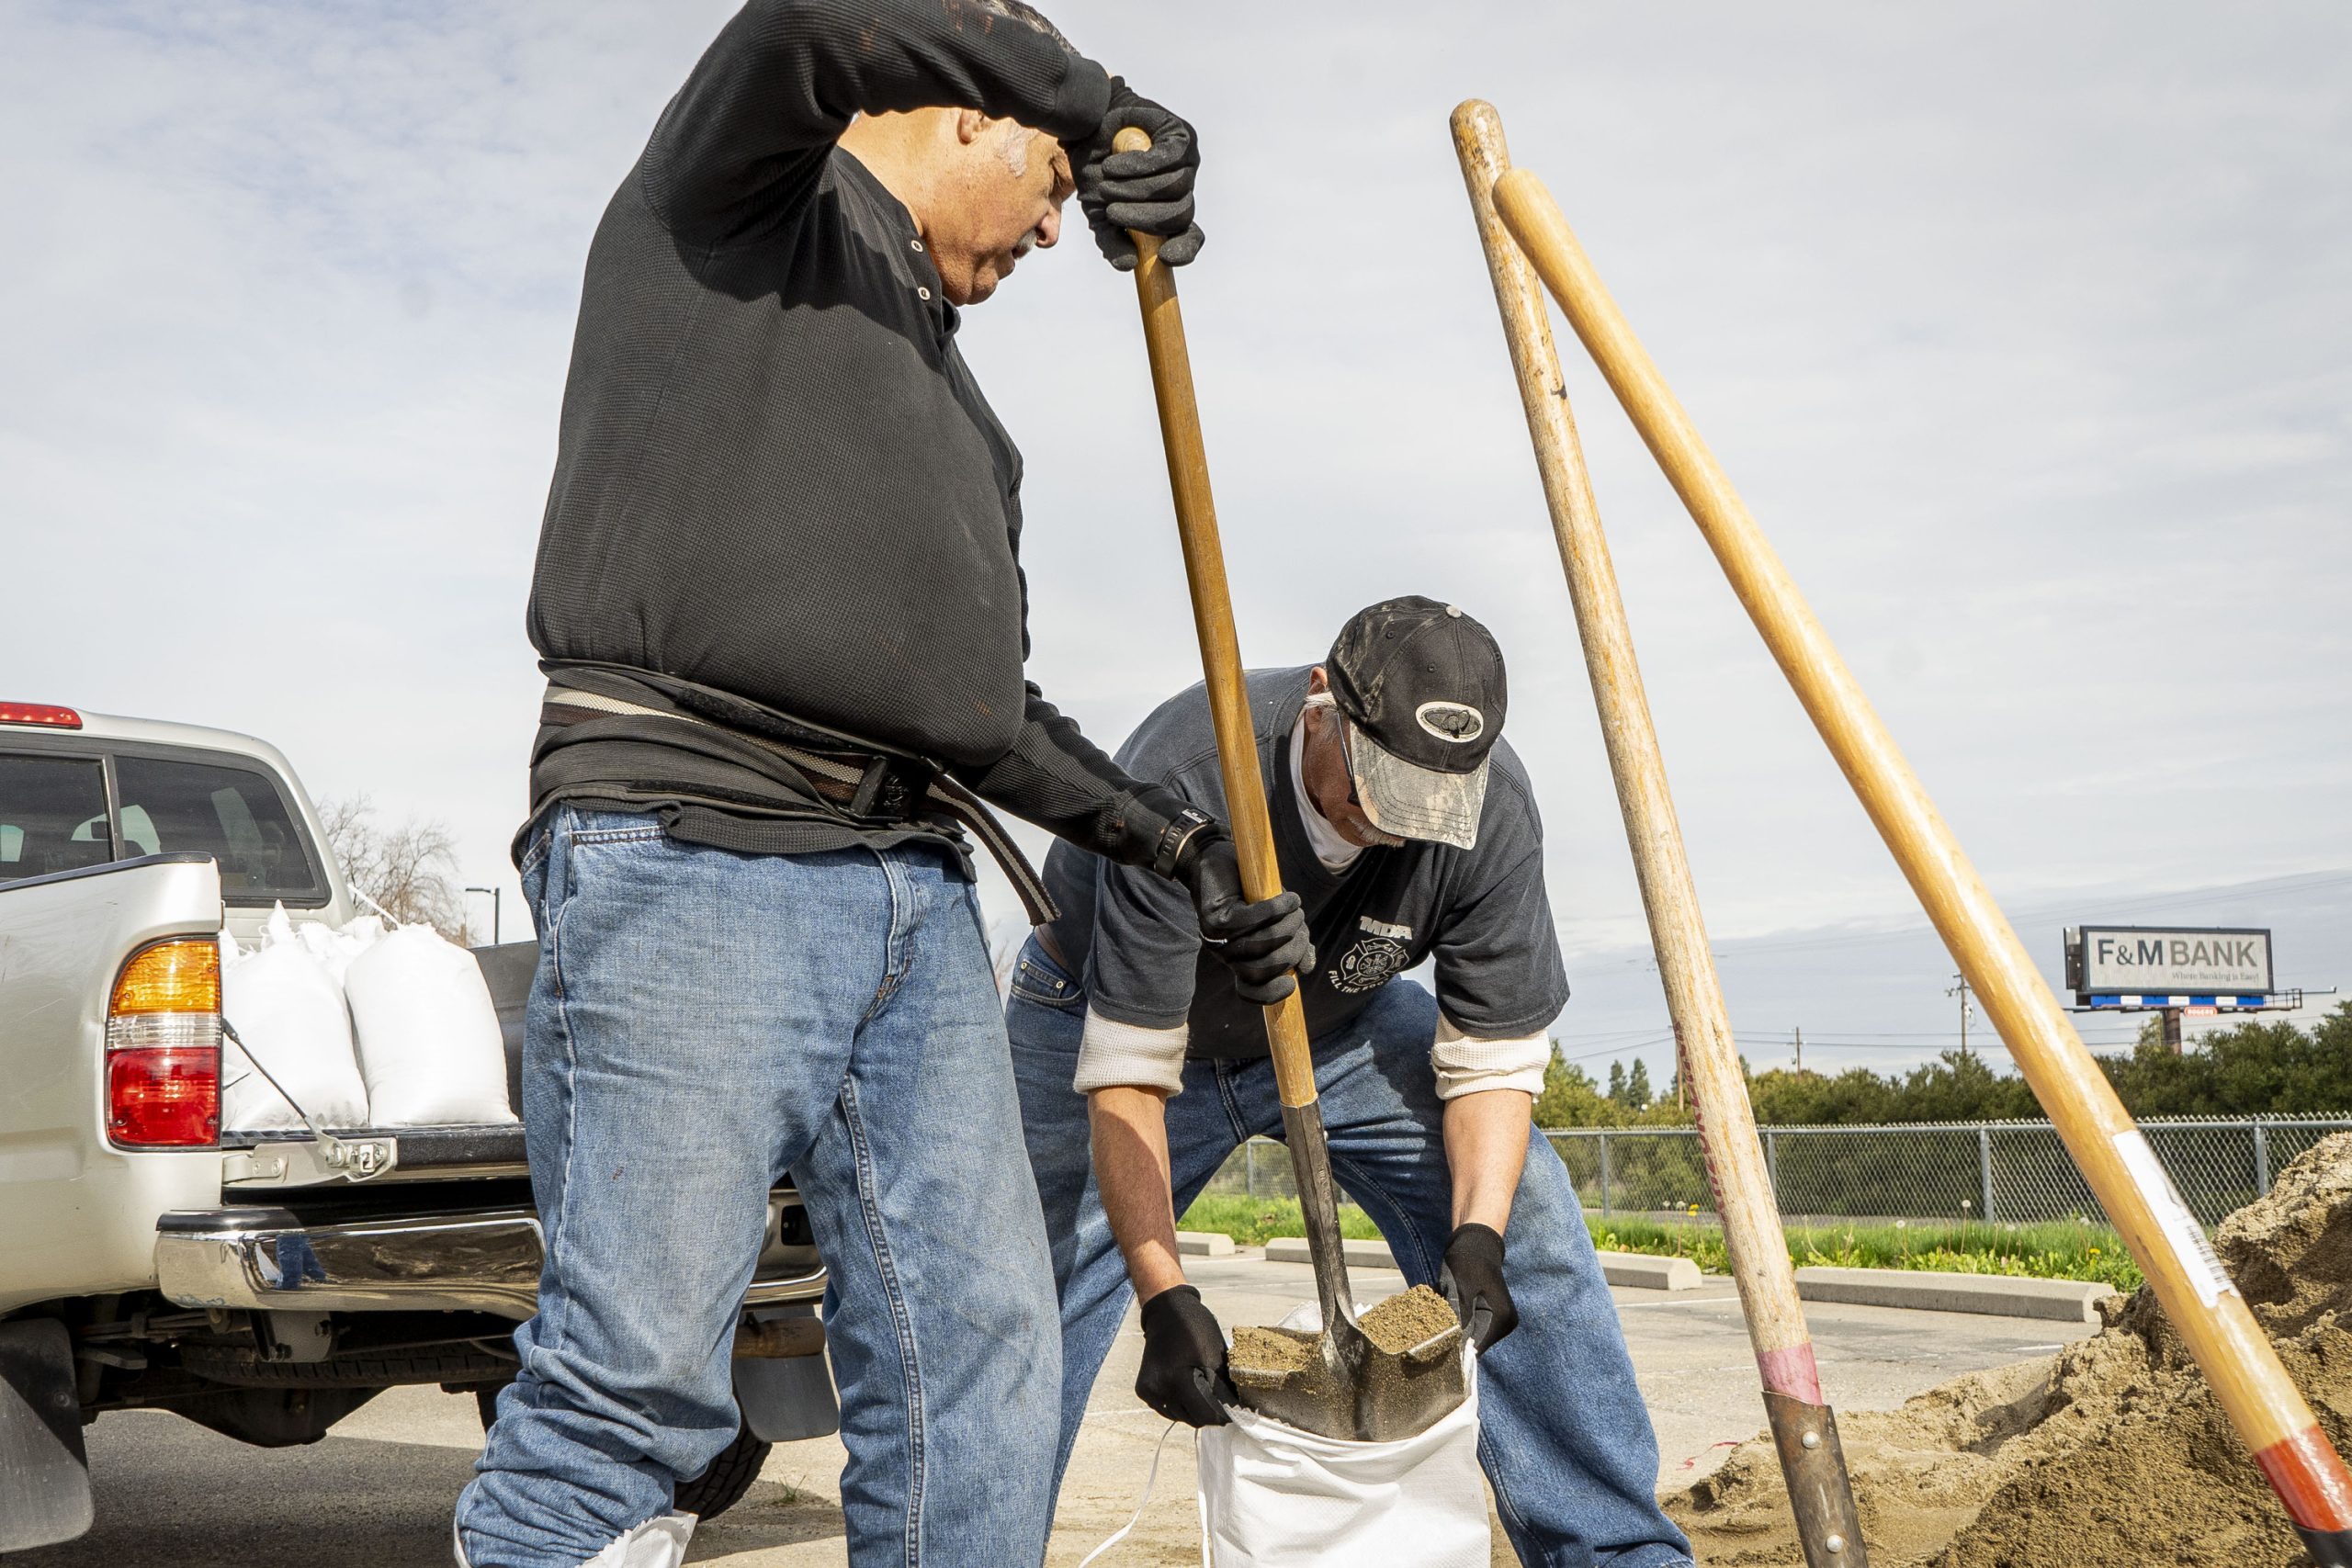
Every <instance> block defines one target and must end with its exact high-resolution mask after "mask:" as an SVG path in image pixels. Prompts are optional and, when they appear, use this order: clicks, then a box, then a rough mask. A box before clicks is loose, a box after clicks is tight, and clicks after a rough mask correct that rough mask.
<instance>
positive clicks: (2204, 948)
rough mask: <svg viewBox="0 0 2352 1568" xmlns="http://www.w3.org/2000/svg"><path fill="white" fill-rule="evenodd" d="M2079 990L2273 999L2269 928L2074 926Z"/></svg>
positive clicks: (2072, 968) (2071, 970)
mask: <svg viewBox="0 0 2352 1568" xmlns="http://www.w3.org/2000/svg"><path fill="white" fill-rule="evenodd" d="M2066 978H2067V981H2068V982H2069V983H2070V984H2071V985H2072V986H2073V987H2074V989H2075V994H2076V995H2077V996H2082V997H2112V996H2119V995H2124V996H2148V997H2167V996H2177V997H2182V998H2188V997H2195V998H2199V1001H2204V1000H2206V999H2208V998H2212V997H2214V996H2216V995H2225V996H2231V997H2246V998H2252V997H2257V996H2262V997H2267V996H2268V995H2269V994H2270V993H2271V991H2272V990H2273V988H2274V987H2272V985H2271V981H2270V933H2269V932H2268V931H2254V930H2250V929H2245V928H2242V927H2233V928H2221V929H2216V928H2212V927H2195V928H2180V927H2172V926H2084V927H2082V928H2080V930H2079V931H2069V932H2067V940H2066Z"/></svg>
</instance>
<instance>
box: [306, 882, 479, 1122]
mask: <svg viewBox="0 0 2352 1568" xmlns="http://www.w3.org/2000/svg"><path fill="white" fill-rule="evenodd" d="M343 987H344V994H345V997H346V998H349V1000H350V1003H351V1020H352V1023H353V1025H354V1027H355V1029H356V1032H357V1035H358V1044H359V1068H360V1072H361V1074H362V1075H363V1076H364V1077H366V1079H367V1085H368V1114H369V1116H370V1118H371V1121H372V1124H373V1125H375V1126H379V1127H419V1126H435V1125H474V1124H480V1123H484V1122H512V1121H514V1120H515V1111H514V1108H513V1107H512V1106H511V1105H509V1104H508V1103H507V1100H506V1053H505V1048H504V1046H503V1044H501V1043H500V1039H499V1032H498V1010H497V1007H496V1006H495V1004H493V1003H492V1001H491V999H490V987H489V985H488V984H487V983H486V982H484V981H483V979H482V977H481V965H479V964H476V963H475V962H474V958H473V955H472V954H471V953H468V952H467V951H466V950H465V949H464V948H462V947H458V946H457V945H456V944H455V943H452V942H447V941H446V940H444V939H443V938H442V936H441V935H440V933H439V932H437V931H434V930H433V929H432V928H431V927H430V926H402V927H401V929H400V930H398V931H393V932H391V933H390V935H388V936H386V937H384V938H383V939H382V940H381V941H379V942H375V943H374V944H373V945H371V946H369V947H368V950H367V951H366V952H364V953H360V954H359V955H358V956H357V957H356V958H354V959H353V960H352V961H351V967H350V969H349V970H348V971H347V972H346V973H345V976H344V981H343Z"/></svg>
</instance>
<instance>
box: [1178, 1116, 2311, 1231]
mask: <svg viewBox="0 0 2352 1568" xmlns="http://www.w3.org/2000/svg"><path fill="white" fill-rule="evenodd" d="M2139 1125H2140V1129H2141V1131H2143V1133H2145V1134H2147V1137H2148V1144H2149V1146H2150V1147H2152V1148H2153V1149H2154V1150H2155V1153H2156V1157H2157V1158H2158V1159H2159V1160H2161V1161H2162V1162H2163V1163H2164V1167H2165V1170H2166V1171H2167V1172H2169V1173H2170V1174H2171V1176H2172V1179H2173V1185H2175V1186H2176V1187H2177V1188H2179V1189H2180V1195H2181V1197H2182V1199H2183V1200H2184V1201H2187V1202H2188V1206H2189V1208H2190V1209H2191V1210H2193V1211H2194V1212H2195V1213H2196V1214H2197V1217H2198V1218H2199V1219H2200V1220H2202V1221H2204V1223H2205V1224H2208V1225H2214V1224H2220V1223H2221V1220H2222V1216H2223V1215H2224V1214H2227V1213H2230V1212H2231V1211H2232V1210H2233V1209H2239V1208H2243V1207H2245V1205H2246V1204H2248V1203H2251V1202H2252V1201H2255V1200H2256V1198H2259V1197H2261V1196H2262V1195H2263V1194H2264V1193H2266V1192H2267V1191H2269V1190H2270V1182H2271V1179H2272V1178H2273V1177H2274V1176H2276V1175H2277V1174H2278V1171H2279V1170H2280V1169H2282V1168H2284V1167H2285V1166H2286V1164H2287V1162H2288V1161H2290V1160H2291V1159H2293V1158H2294V1157H2295V1156H2297V1155H2299V1154H2301V1153H2302V1152H2303V1151H2304V1150H2305V1149H2308V1148H2310V1147H2311V1146H2312V1145H2313V1144H2315V1143H2317V1142H2319V1141H2320V1139H2322V1138H2324V1137H2325V1136H2326V1135H2327V1134H2330V1133H2336V1132H2343V1131H2346V1130H2347V1129H2352V1116H2346V1117H2322V1116H2260V1117H2253V1118H2248V1119H2244V1120H2233V1121H2221V1120H2192V1119H2188V1118H2163V1117H2152V1118H2146V1119H2143V1120H2142V1121H2141V1122H2140V1123H2139ZM1760 1131H1761V1133H1762V1134H1763V1139H1764V1158H1765V1163H1766V1165H1767V1166H1768V1167H1769V1168H1770V1170H1771V1173H1772V1188H1773V1192H1774V1195H1775V1196H1776V1197H1777V1198H1778V1200H1779V1201H1780V1207H1781V1214H1782V1215H1783V1216H1785V1217H1786V1218H1787V1219H1789V1220H1790V1221H1792V1222H1803V1221H1805V1220H1813V1219H1824V1220H1826V1219H1839V1220H1855V1219H1870V1220H1881V1219H1883V1220H1895V1219H1948V1220H1962V1219H1966V1220H1986V1221H1990V1222H1993V1223H1995V1224H2033V1223H2038V1222H2041V1221H2045V1220H2070V1219H2080V1220H2087V1221H2093V1222H2097V1223H2101V1224H2104V1223H2105V1222H2106V1218H2107V1215H2106V1211H2104V1210H2103V1209H2101V1208H2100V1207H2099V1204H2098V1199H2097V1198H2095V1197H2093V1196H2092V1194H2091V1189H2090V1184H2089V1183H2088V1182H2086V1181H2085V1180H2084V1179H2083V1173H2082V1172H2081V1171H2080V1170H2078V1169H2077V1168H2075V1161H2074V1156H2071V1155H2069V1154H2067V1152H2066V1147H2065V1145H2064V1144H2062V1143H2061V1142H2060V1141H2059V1139H2058V1134H2057V1133H2056V1132H2055V1131H2054V1130H2053V1129H2052V1127H2051V1125H2050V1123H2049V1122H1925V1123H1918V1124H1915V1125H1905V1126H1883V1127H1767V1128H1763V1129H1760ZM1544 1135H1545V1136H1546V1137H1547V1138H1549V1139H1550V1140H1551V1143H1552V1148H1553V1151H1554V1152H1555V1153H1556V1154H1557V1155H1558V1156H1560V1161H1561V1163H1562V1164H1564V1165H1566V1167H1567V1168H1568V1175H1569V1177H1570V1179H1573V1180H1574V1181H1575V1182H1576V1185H1577V1191H1578V1192H1579V1193H1581V1194H1582V1195H1583V1198H1584V1201H1585V1206H1586V1207H1587V1208H1593V1209H1598V1210H1599V1211H1600V1213H1604V1214H1609V1213H1624V1214H1655V1215H1659V1216H1667V1215H1672V1214H1684V1215H1688V1214H1689V1213H1691V1210H1692V1209H1693V1208H1694V1207H1695V1208H1696V1209H1697V1210H1698V1212H1699V1213H1702V1214H1712V1213H1714V1207H1715V1200H1714V1194H1713V1192H1712V1191H1710V1190H1709V1189H1708V1186H1707V1172H1706V1168H1705V1166H1704V1164H1703V1163H1702V1161H1701V1159H1700V1156H1699V1135H1698V1134H1697V1133H1696V1132H1695V1131H1693V1130H1692V1129H1691V1128H1688V1127H1618V1128H1606V1129H1603V1128H1578V1129H1575V1130H1573V1131H1561V1132H1551V1133H1546V1134H1544ZM1207 1190H1208V1191H1209V1192H1212V1193H1234V1194H1247V1195H1249V1196H1250V1197H1253V1198H1295V1197H1296V1196H1297V1193H1298V1190H1297V1188H1296V1187H1295V1185H1293V1183H1292V1181H1291V1173H1290V1154H1289V1151H1288V1150H1286V1149H1284V1148H1283V1145H1280V1144H1278V1143H1275V1142H1273V1141H1272V1140H1270V1139H1265V1138H1258V1139H1253V1140H1251V1141H1250V1143H1249V1144H1247V1145H1243V1146H1242V1147H1241V1148H1238V1149H1236V1150H1235V1151H1234V1152H1233V1155H1232V1157H1230V1158H1229V1159H1227V1161H1226V1162H1225V1165H1224V1167H1223V1168H1220V1169H1219V1170H1218V1171H1217V1173H1216V1176H1215V1177H1214V1178H1213V1179H1211V1180H1210V1182H1209V1185H1208V1188H1207Z"/></svg>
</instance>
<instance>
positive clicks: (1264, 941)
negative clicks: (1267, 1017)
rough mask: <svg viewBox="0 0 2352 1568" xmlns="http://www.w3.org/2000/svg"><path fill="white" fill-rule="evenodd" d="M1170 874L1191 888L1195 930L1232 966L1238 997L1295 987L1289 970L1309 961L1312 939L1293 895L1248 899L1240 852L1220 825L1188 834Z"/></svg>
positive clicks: (1263, 1000)
mask: <svg viewBox="0 0 2352 1568" xmlns="http://www.w3.org/2000/svg"><path fill="white" fill-rule="evenodd" d="M1204 840H1205V841H1204ZM1174 875H1175V877H1176V880H1177V881H1179V882H1182V884H1183V885H1184V886H1186V887H1188V888H1190V889H1191V890H1192V894H1193V910H1194V911H1195V912H1196V913H1198V914H1199V916H1200V919H1201V935H1202V936H1203V937H1204V938H1205V939H1206V940H1207V941H1208V942H1210V943H1211V944H1212V945H1211V946H1210V948H1209V951H1210V952H1212V953H1216V955H1217V956H1218V957H1219V958H1221V959H1223V960H1225V963H1226V965H1227V967H1228V968H1230V969H1231V970H1232V971H1233V988H1234V990H1235V991H1236V992H1237V993H1238V994H1239V996H1240V998H1241V999H1242V1000H1243V1001H1246V1002H1255V1003H1257V1004H1258V1005H1259V1006H1260V1007H1264V1006H1265V1005H1266V1004H1268V1003H1269V1002H1278V1001H1280V1000H1282V999H1283V998H1284V997H1286V996H1288V995H1290V994H1291V992H1293V991H1294V990H1296V989H1297V988H1298V982H1297V981H1295V980H1294V979H1292V978H1291V971H1292V970H1294V969H1299V970H1305V969H1312V968H1314V967H1315V944H1314V943H1313V942H1309V941H1308V940H1307V937H1306V913H1305V912H1304V911H1303V910H1302V909H1301V908H1299V902H1298V895H1297V894H1295V893H1283V894H1280V895H1278V896H1276V897H1272V898H1269V899H1267V900H1266V901H1265V902H1263V903H1261V904H1252V903H1250V900H1249V898H1248V897H1246V896H1245V895H1244V894H1243V893H1242V891H1241V862H1240V858H1239V857H1238V855H1237V854H1236V853H1235V852H1234V849H1233V840H1232V839H1230V838H1229V837H1227V835H1226V834H1225V832H1224V831H1223V830H1222V829H1217V830H1216V831H1214V832H1212V831H1210V830H1208V829H1203V830H1202V831H1201V832H1199V833H1197V834H1195V835H1193V842H1191V843H1188V844H1186V845H1185V846H1184V853H1183V855H1182V857H1181V858H1180V859H1179V860H1178V861H1177V862H1176V868H1175V872H1174Z"/></svg>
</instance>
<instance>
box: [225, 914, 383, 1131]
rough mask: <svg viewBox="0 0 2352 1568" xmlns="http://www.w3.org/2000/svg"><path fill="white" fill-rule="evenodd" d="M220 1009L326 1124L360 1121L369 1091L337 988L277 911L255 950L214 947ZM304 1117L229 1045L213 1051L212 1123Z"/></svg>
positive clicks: (254, 1123)
mask: <svg viewBox="0 0 2352 1568" xmlns="http://www.w3.org/2000/svg"><path fill="white" fill-rule="evenodd" d="M220 955H221V968H220V1011H221V1015H222V1016H223V1017H225V1018H226V1019H227V1020H228V1021H229V1025H230V1027H231V1028H232V1029H234V1030H235V1031H236V1032H237V1033H238V1036H239V1037H240V1038H241V1039H243V1041H244V1042H245V1043H246V1044H247V1045H248V1046H250V1047H252V1051H253V1055H254V1056H257V1057H259V1058H260V1060H261V1063H262V1066H266V1067H267V1068H268V1069H269V1071H270V1074H271V1076H272V1077H276V1078H277V1081H278V1082H279V1083H280V1084H283V1085H285V1087H286V1092H287V1094H290V1095H292V1096H293V1097H294V1099H295V1100H298V1101H300V1104H301V1107H302V1110H304V1111H309V1112H310V1113H311V1116H312V1117H313V1118H314V1119H315V1120H316V1121H317V1122H319V1123H320V1124H321V1125H322V1126H325V1127H345V1128H349V1127H364V1126H366V1125H368V1086H367V1084H366V1083H365V1082H364V1081H362V1079H361V1077H360V1075H359V1065H358V1062H357V1060H356V1057H355V1055H354V1054H353V1051H352V1045H351V1015H350V1014H349V1013H348V1012H347V1011H345V1009H344V1005H343V987H340V986H338V985H336V984H335V982H334V977H333V976H330V975H329V974H328V973H327V971H326V967H325V965H323V964H321V963H320V962H319V961H318V959H316V958H315V957H313V956H311V953H310V952H309V951H308V950H307V949H305V948H304V946H303V944H302V943H301V942H300V941H299V940H297V939H296V937H295V935H294V932H293V930H292V927H291V924H290V922H289V921H288V919H287V917H286V909H285V906H283V905H280V906H279V907H278V908H277V909H276V910H274V911H273V912H272V913H271V915H270V918H269V925H268V928H267V930H266V931H265V932H264V934H263V937H262V945H261V947H260V948H259V949H258V950H257V951H255V952H253V953H242V952H240V951H238V949H237V945H236V942H235V941H234V940H233V939H232V938H231V937H230V936H229V935H228V933H227V932H225V931H224V932H222V933H221V943H220ZM302 1124H303V1122H302V1117H301V1115H300V1112H298V1111H296V1110H295V1109H294V1107H293V1106H292V1105H289V1104H288V1103H287V1100H286V1095H282V1094H280V1093H278V1092H277V1089H274V1088H272V1087H271V1085H270V1082H269V1079H268V1078H266V1077H262V1075H261V1074H259V1073H257V1072H255V1071H254V1066H253V1062H252V1060H251V1059H249V1058H248V1057H247V1055H246V1054H245V1053H244V1052H243V1050H240V1049H239V1048H238V1046H237V1043H236V1042H235V1041H223V1042H222V1043H221V1047H220V1125H221V1128H222V1130H223V1131H226V1132H233V1133H259V1132H269V1131H273V1130H276V1129H279V1128H288V1127H300V1126H301V1125H302Z"/></svg>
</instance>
